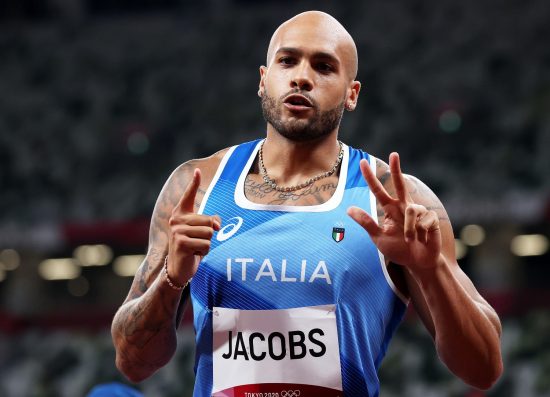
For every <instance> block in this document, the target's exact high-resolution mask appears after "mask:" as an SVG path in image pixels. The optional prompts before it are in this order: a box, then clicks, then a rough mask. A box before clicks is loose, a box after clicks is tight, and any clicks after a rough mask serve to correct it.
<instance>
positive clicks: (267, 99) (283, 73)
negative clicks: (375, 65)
mask: <svg viewBox="0 0 550 397" xmlns="http://www.w3.org/2000/svg"><path fill="white" fill-rule="evenodd" d="M271 48H272V54H271V56H270V58H269V59H268V65H267V67H262V68H261V69H260V73H261V81H260V93H261V97H262V112H263V115H264V118H265V119H266V121H267V122H268V123H269V124H270V125H271V126H272V127H273V128H274V129H275V130H277V131H278V132H279V133H280V134H281V135H283V136H285V137H286V138H288V139H291V140H294V141H308V140H312V139H317V138H320V137H323V136H325V135H328V134H330V133H331V132H333V131H334V130H336V129H337V128H338V126H339V124H340V120H341V118H342V113H343V110H344V106H345V103H346V101H347V100H348V99H349V97H350V94H353V93H352V91H353V88H352V86H353V84H352V81H351V78H350V76H349V74H348V70H347V69H346V62H347V60H346V56H348V55H349V54H348V53H347V52H346V48H345V46H344V45H343V44H342V40H341V39H340V38H339V37H338V36H337V35H334V34H331V31H330V30H329V29H324V28H323V26H322V25H320V24H318V23H313V22H312V23H307V21H306V22H303V21H302V22H301V23H294V24H291V25H290V26H283V27H282V29H280V31H279V32H278V33H277V34H276V36H275V39H274V42H273V43H272V46H271ZM357 91H358V90H357ZM355 94H356V93H355ZM268 128H269V126H268Z"/></svg>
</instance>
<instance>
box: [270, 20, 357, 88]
mask: <svg viewBox="0 0 550 397" xmlns="http://www.w3.org/2000/svg"><path fill="white" fill-rule="evenodd" d="M304 27H305V28H308V30H309V31H311V32H314V33H316V34H317V35H320V36H321V37H326V38H327V42H329V43H330V44H331V45H332V46H333V47H334V48H335V50H338V51H339V52H341V54H342V63H343V67H344V69H345V70H346V73H347V75H348V77H349V79H350V80H354V79H355V78H356V76H357V47H356V46H355V42H354V40H353V38H352V37H351V35H350V34H349V33H348V31H347V30H346V29H345V28H344V27H343V26H342V24H341V23H340V22H338V21H337V20H336V18H334V17H333V16H331V15H329V14H327V13H325V12H321V11H306V12H303V13H301V14H298V15H296V16H295V17H292V18H290V19H289V20H288V21H286V22H283V23H282V24H281V26H279V27H278V28H277V30H276V31H275V33H273V36H272V37H271V41H270V42H269V48H268V50H267V59H266V66H267V67H269V65H270V64H271V62H272V60H273V56H274V55H275V54H276V53H277V51H278V49H279V48H280V47H281V45H282V44H283V41H284V37H285V35H287V34H288V33H289V32H292V31H293V30H296V29H298V28H304Z"/></svg>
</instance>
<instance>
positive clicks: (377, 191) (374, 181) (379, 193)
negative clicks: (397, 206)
mask: <svg viewBox="0 0 550 397" xmlns="http://www.w3.org/2000/svg"><path fill="white" fill-rule="evenodd" d="M359 167H360V168H361V173H362V174H363V178H365V180H366V181H367V184H368V185H369V188H370V190H371V192H372V194H374V196H375V197H376V199H377V200H378V202H379V203H380V204H381V205H383V206H384V205H387V204H390V203H392V202H393V201H394V200H393V198H392V197H391V196H390V195H389V194H388V192H387V191H386V189H384V186H382V183H380V181H379V180H378V178H377V177H376V175H374V172H372V169H371V168H370V164H369V162H368V161H367V160H365V159H363V160H361V162H360V163H359Z"/></svg>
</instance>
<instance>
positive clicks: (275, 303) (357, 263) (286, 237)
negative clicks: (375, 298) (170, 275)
mask: <svg viewBox="0 0 550 397" xmlns="http://www.w3.org/2000/svg"><path fill="white" fill-rule="evenodd" d="M345 201H347V200H345ZM222 203H223V201H219V200H213V201H212V202H211V203H210V204H209V205H207V207H206V209H205V212H208V213H210V212H211V213H217V214H219V215H220V216H221V218H222V220H224V221H223V224H222V228H221V229H220V231H218V232H217V233H216V234H215V235H214V237H213V238H212V245H211V249H210V253H209V254H208V255H207V256H206V257H204V258H203V261H202V262H201V264H200V266H199V271H198V272H197V274H196V275H195V278H194V279H193V283H194V285H195V286H197V291H200V293H199V294H198V297H199V299H201V300H204V304H205V305H207V306H208V307H214V306H216V307H217V306H222V307H238V308H241V309H256V310H260V309H263V310H265V309H279V308H284V307H301V306H314V305H322V304H331V303H335V302H338V301H341V300H342V299H353V295H352V294H350V291H352V290H357V289H358V288H365V287H367V288H368V286H369V285H370V286H371V287H372V288H376V283H377V282H379V277H378V275H379V273H380V257H379V254H378V251H377V250H376V247H375V246H374V245H373V244H372V242H371V241H370V238H369V237H368V234H367V233H366V232H365V231H364V230H363V229H362V228H361V227H360V226H359V225H357V224H356V223H355V222H354V221H353V220H352V219H351V218H349V217H348V216H347V214H346V209H347V203H346V202H344V203H343V204H342V205H340V206H338V207H337V208H335V209H333V210H331V211H326V212H284V211H257V210H247V209H243V208H240V207H238V206H232V205H224V204H222Z"/></svg>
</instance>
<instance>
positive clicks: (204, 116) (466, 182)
mask: <svg viewBox="0 0 550 397" xmlns="http://www.w3.org/2000/svg"><path fill="white" fill-rule="evenodd" d="M352 4H353V6H352ZM310 7H311V8H314V6H313V4H311V5H310ZM307 8H309V7H308V4H307V3H299V2H298V3H291V2H285V7H281V6H280V4H279V3H278V2H274V1H273V2H267V3H265V4H264V3H259V2H258V3H256V2H223V1H221V2H220V1H218V2H205V4H204V6H191V5H185V4H183V5H181V6H180V7H177V8H174V9H173V10H171V11H172V12H169V11H166V12H156V13H122V14H115V15H110V14H108V15H102V14H99V15H93V14H92V15H83V16H80V17H79V18H76V17H75V18H76V20H70V19H69V20H67V19H66V18H65V19H56V18H53V17H52V18H51V19H45V20H40V21H38V22H29V21H18V22H10V21H4V22H3V23H2V25H1V26H0V58H1V59H2V62H0V89H1V90H2V92H3V93H4V95H2V97H1V98H0V184H1V186H2V195H1V197H0V208H1V209H2V211H1V212H0V220H2V221H3V222H27V223H30V224H33V223H37V222H45V221H51V222H63V221H66V220H79V221H90V220H94V219H98V218H104V219H129V218H133V217H136V216H140V215H149V213H150V211H151V208H152V205H153V204H154V200H155V198H156V195H157V193H158V191H159V189H160V187H161V186H162V183H163V181H164V180H165V178H166V177H167V175H168V174H169V173H170V171H171V170H172V169H173V168H174V167H175V166H177V165H178V164H180V163H181V162H183V161H185V160H188V159H190V158H195V157H199V156H205V155H209V154H211V153H212V152H215V151H216V150H219V149H222V148H224V147H227V146H229V145H232V144H235V143H238V142H240V141H242V140H247V139H254V138H257V137H262V136H263V134H264V128H265V127H264V125H263V124H264V123H263V121H262V119H261V114H260V108H259V101H258V98H257V96H256V91H257V83H258V79H259V74H258V66H259V65H260V64H262V63H264V62H265V53H266V48H267V45H268V42H269V38H270V34H271V33H272V31H273V29H274V28H275V27H276V26H277V25H278V23H280V21H281V20H283V19H285V18H286V17H288V16H290V15H293V14H294V13H295V12H298V11H300V10H303V9H307ZM548 8H549V6H548V3H547V2H546V1H545V0H531V1H529V2H525V3H522V2H519V1H517V0H505V1H496V0H492V1H486V2H465V3H456V2H455V1H451V0H443V1H439V2H433V1H427V0H424V1H415V2H386V1H383V0H373V1H368V2H359V1H357V2H353V3H349V5H347V4H346V5H342V6H337V5H336V4H333V6H332V7H328V11H330V12H332V13H333V14H334V15H335V16H337V17H339V18H340V19H341V20H342V21H343V23H344V24H345V26H346V27H347V28H348V30H349V31H350V32H351V33H352V35H353V36H354V38H355V40H356V42H357V46H358V49H359V58H360V65H359V66H360V69H359V76H358V78H359V79H360V80H361V81H362V82H363V91H362V93H361V98H360V101H359V107H358V109H357V111H356V112H355V113H353V114H347V115H346V116H345V119H346V120H345V123H344V126H343V128H342V131H341V136H342V138H343V139H344V140H346V141H347V142H349V143H350V144H352V145H354V146H358V147H361V148H364V149H366V150H368V151H369V152H372V153H373V154H375V155H377V156H379V157H382V158H386V157H387V155H388V154H389V152H391V151H394V150H397V151H399V152H400V153H401V155H402V157H403V165H404V168H405V170H406V171H409V172H411V173H413V174H415V175H417V176H419V177H420V178H422V179H423V180H426V181H428V182H429V185H430V186H432V187H433V188H434V189H435V190H436V191H437V192H438V193H439V194H440V195H441V196H442V197H443V198H447V197H448V198H451V197H454V198H456V197H460V198H461V199H465V200H470V201H474V202H475V201H479V200H482V199H484V198H487V199H493V200H498V199H499V198H501V197H502V196H503V194H511V193H513V192H518V191H519V192H521V193H522V195H520V196H519V197H520V198H521V197H529V196H532V195H540V194H541V192H542V193H548V189H549V188H550V181H549V179H548V178H547V173H548V170H549V169H550V157H549V156H547V155H546V151H547V150H548V148H549V147H550V113H549V112H548V109H549V108H550V46H548V43H547V40H546V37H549V36H550V28H549V24H548V23H547V22H548V18H547V17H548V14H549V12H548ZM489 15H490V18H489V19H488V16H489ZM463 205H466V204H463Z"/></svg>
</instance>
